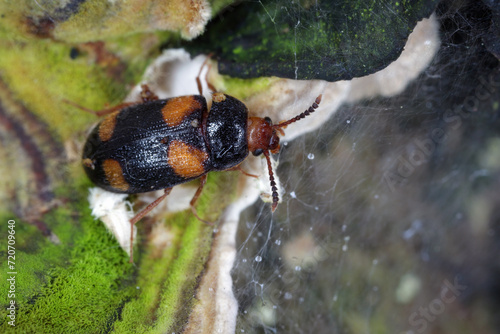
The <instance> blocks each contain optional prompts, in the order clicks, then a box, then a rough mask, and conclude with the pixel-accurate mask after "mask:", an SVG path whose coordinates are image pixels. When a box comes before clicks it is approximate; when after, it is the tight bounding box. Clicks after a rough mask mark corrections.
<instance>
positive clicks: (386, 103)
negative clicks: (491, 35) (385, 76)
mask: <svg viewBox="0 0 500 334" xmlns="http://www.w3.org/2000/svg"><path fill="white" fill-rule="evenodd" d="M488 12H489V11H488V8H487V7H486V6H485V5H484V4H483V3H482V2H452V1H448V2H443V3H442V4H441V5H440V6H439V7H438V10H437V14H438V20H439V26H440V31H441V32H440V34H441V39H442V45H441V48H440V49H439V51H438V53H437V55H436V56H435V58H434V60H433V61H432V63H431V64H430V66H429V67H428V68H427V69H425V71H424V72H423V73H421V74H420V76H419V77H418V78H417V79H416V80H415V81H414V82H412V83H411V84H410V85H409V86H408V87H407V88H406V89H405V91H404V92H403V93H401V94H398V95H395V96H391V97H373V98H369V99H365V100H363V101H361V102H357V103H353V104H344V105H343V106H342V107H341V109H340V110H339V111H338V112H337V113H336V114H335V116H334V117H333V118H332V119H331V120H330V121H328V122H327V123H326V124H324V125H323V126H322V127H321V128H320V129H319V130H318V131H316V132H314V133H310V134H308V135H306V136H303V137H300V138H298V139H296V140H294V141H292V142H289V143H284V144H283V145H282V150H281V153H280V155H279V167H278V169H277V171H276V172H277V174H278V175H279V177H280V181H281V184H282V186H283V188H284V196H283V199H282V201H283V202H282V203H281V204H280V205H279V206H278V209H277V210H276V212H275V213H274V214H271V213H270V210H269V205H267V204H264V203H262V202H260V201H259V202H257V203H256V204H255V205H254V206H252V207H251V208H249V209H247V210H246V211H245V212H244V214H243V216H242V219H241V221H240V225H239V230H238V255H237V259H236V263H235V267H234V269H233V279H234V287H233V289H234V292H235V295H236V296H237V299H238V301H239V307H240V309H239V315H238V325H237V332H241V333H243V332H244V333H277V332H280V333H372V332H376V333H431V332H432V333H471V332H477V331H478V330H479V331H481V332H482V333H493V332H495V330H494V328H495V321H498V320H494V313H493V311H492V310H491V309H490V306H492V305H493V306H497V305H498V300H499V299H498V297H499V295H498V291H500V289H499V286H498V282H497V280H496V279H495V277H497V276H496V274H497V272H498V259H497V258H496V255H495V254H498V242H497V241H496V239H497V238H496V236H497V233H498V222H499V217H500V211H499V210H498V208H499V207H500V206H499V205H498V204H499V201H500V197H499V196H498V191H497V189H498V186H499V183H500V182H499V177H498V176H499V172H500V140H499V138H498V137H499V130H498V129H499V125H500V124H499V117H498V115H499V114H498V108H499V98H500V94H499V92H498V90H499V89H500V68H499V66H498V60H497V59H496V58H495V57H493V56H492V55H491V54H490V53H489V52H488V51H487V49H486V47H485V45H484V43H483V41H482V36H483V35H484V33H485V31H487V30H488V27H489V24H490V22H491V17H488V15H486V14H485V13H488ZM299 27H300V22H299V21H297V28H299ZM298 66H300V65H298ZM360 89H362V87H361V88H360ZM474 314H482V320H480V319H479V318H477V317H474ZM497 325H498V324H497Z"/></svg>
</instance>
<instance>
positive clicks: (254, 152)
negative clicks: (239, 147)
mask: <svg viewBox="0 0 500 334" xmlns="http://www.w3.org/2000/svg"><path fill="white" fill-rule="evenodd" d="M262 152H264V150H262V149H261V148H258V149H256V150H255V151H253V152H252V154H253V155H255V156H258V155H261V154H262Z"/></svg>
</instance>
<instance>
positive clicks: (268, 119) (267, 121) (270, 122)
mask: <svg viewBox="0 0 500 334" xmlns="http://www.w3.org/2000/svg"><path fill="white" fill-rule="evenodd" d="M264 121H266V123H267V124H269V125H272V124H273V121H271V119H270V118H269V117H264Z"/></svg>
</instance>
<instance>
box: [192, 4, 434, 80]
mask: <svg viewBox="0 0 500 334" xmlns="http://www.w3.org/2000/svg"><path fill="white" fill-rule="evenodd" d="M437 2H438V1H435V0H420V1H395V0H392V1H383V2H381V1H371V0H359V1H348V0H342V1H317V2H316V1H301V2H289V1H259V2H246V3H244V4H242V5H239V6H237V7H232V8H230V10H228V11H226V12H225V13H222V14H221V15H220V17H221V19H220V20H214V21H213V22H212V23H211V24H209V26H208V28H207V33H206V34H204V35H203V36H202V37H200V38H199V39H198V40H196V43H195V44H191V45H189V46H188V47H189V48H192V49H193V50H197V51H203V52H215V53H216V55H217V58H218V60H219V70H220V72H221V73H222V74H228V75H230V76H236V77H243V78H250V77H259V76H278V77H286V78H291V79H324V80H328V81H337V80H344V79H351V78H353V77H359V76H364V75H367V74H370V73H373V72H376V71H378V70H380V69H382V68H384V67H386V66H387V65H388V64H390V63H391V62H392V61H393V60H395V59H396V58H397V57H398V56H399V54H400V53H401V51H402V49H403V47H404V45H405V43H406V39H407V37H408V35H409V34H410V33H411V31H412V30H413V28H414V27H415V24H416V23H417V22H418V21H419V20H421V19H422V18H424V17H428V16H429V15H430V14H431V13H432V12H433V10H434V9H435V6H436V4H437Z"/></svg>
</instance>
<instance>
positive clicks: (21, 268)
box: [0, 201, 135, 333]
mask: <svg viewBox="0 0 500 334" xmlns="http://www.w3.org/2000/svg"><path fill="white" fill-rule="evenodd" d="M77 206H86V204H85V203H84V202H83V201H82V202H81V203H80V204H79V205H77ZM80 212H82V213H83V216H82V217H81V218H80V220H79V223H76V220H75V218H72V217H71V216H74V212H70V210H68V209H56V210H54V211H52V212H51V213H50V216H49V217H47V220H49V219H50V220H51V221H52V222H53V224H51V227H52V226H53V232H54V234H56V235H57V236H58V237H59V239H60V244H53V243H50V242H49V241H48V240H47V239H46V238H40V236H39V231H38V230H37V229H35V228H34V227H31V226H30V225H27V224H25V223H24V224H23V222H21V221H17V224H20V226H19V225H18V226H19V227H18V233H17V235H18V236H19V237H20V239H24V240H32V239H33V237H34V236H35V235H36V234H38V239H37V240H38V242H35V245H33V244H31V245H25V247H23V246H22V245H21V244H20V245H19V246H18V247H19V248H18V249H17V252H16V271H17V274H16V287H17V291H16V296H15V301H16V306H17V310H16V327H15V331H16V332H26V333H91V332H96V331H97V332H102V331H106V328H107V326H109V322H110V321H113V320H114V319H116V318H117V317H118V315H119V313H120V308H121V306H122V305H123V304H124V303H125V301H126V300H128V299H129V298H130V297H131V296H132V295H133V293H135V290H134V289H133V287H132V286H131V277H133V276H132V274H133V270H134V269H133V267H131V266H130V265H129V263H128V261H127V260H128V257H127V256H126V255H125V254H124V253H123V252H122V251H121V249H118V247H117V245H116V241H115V240H114V238H113V237H112V236H111V235H110V234H109V233H108V232H107V231H106V229H105V228H104V226H103V225H102V224H101V223H99V222H97V221H94V220H93V219H92V218H90V215H89V212H88V209H84V208H82V211H80ZM2 232H3V231H2ZM35 240H36V239H35ZM2 267H4V265H3V266H2ZM1 298H2V299H1V303H2V305H6V304H7V302H8V301H7V300H5V299H4V298H5V297H4V296H3V295H2V296H1ZM1 312H2V319H7V318H6V314H5V312H6V308H5V307H2V311H1ZM0 328H1V331H2V332H8V331H9V330H12V328H11V326H10V325H8V324H7V322H6V321H5V322H3V323H2V324H1V325H0Z"/></svg>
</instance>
